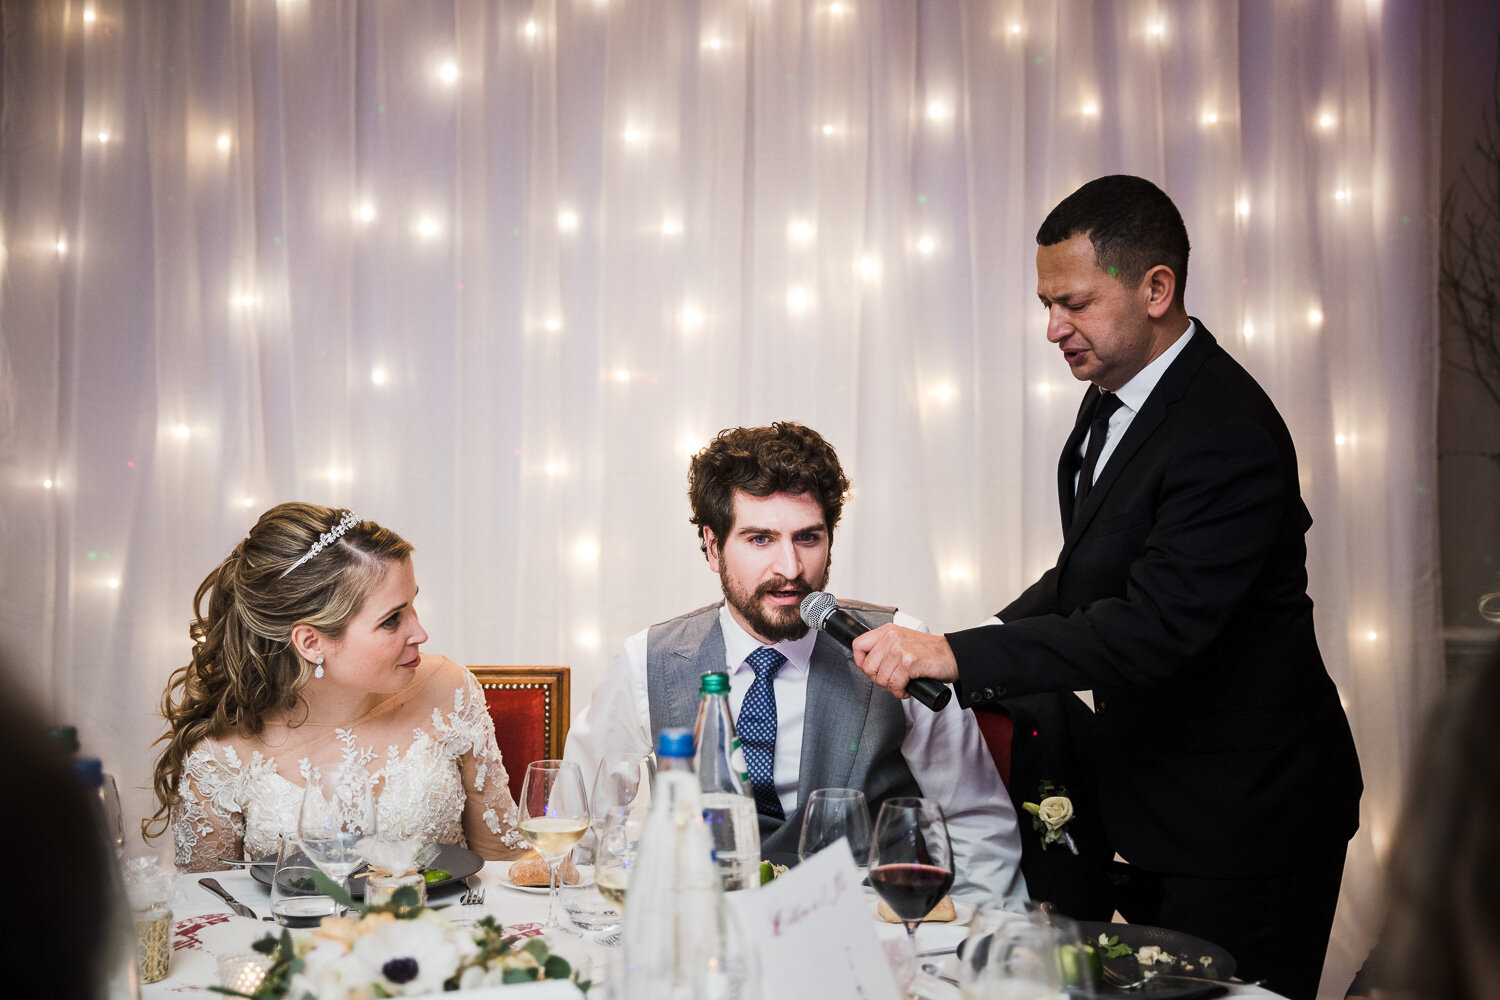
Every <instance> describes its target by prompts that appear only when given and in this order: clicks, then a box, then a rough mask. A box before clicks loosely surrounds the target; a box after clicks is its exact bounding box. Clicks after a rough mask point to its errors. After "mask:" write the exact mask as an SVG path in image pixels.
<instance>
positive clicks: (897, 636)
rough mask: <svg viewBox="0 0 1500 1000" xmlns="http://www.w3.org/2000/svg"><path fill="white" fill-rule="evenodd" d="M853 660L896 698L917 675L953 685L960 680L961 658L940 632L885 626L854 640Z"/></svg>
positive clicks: (871, 678) (901, 696)
mask: <svg viewBox="0 0 1500 1000" xmlns="http://www.w3.org/2000/svg"><path fill="white" fill-rule="evenodd" d="M854 663H855V665H856V666H858V667H859V669H861V670H863V671H864V672H865V674H866V675H867V676H868V677H869V678H870V680H872V681H874V682H875V683H876V684H879V685H880V686H881V687H883V688H885V689H886V690H887V691H889V692H890V693H891V694H893V695H895V696H896V697H897V698H905V697H906V685H908V684H910V683H911V681H912V680H913V679H914V678H917V677H931V678H932V679H933V680H937V681H942V682H943V683H945V684H952V683H953V682H954V681H956V680H958V661H957V660H955V659H954V658H953V649H952V648H951V647H950V646H949V645H948V640H947V639H945V638H943V637H942V636H941V635H932V634H931V633H928V632H918V631H916V630H915V629H909V628H902V627H901V626H900V625H882V626H880V627H879V628H877V629H871V630H870V631H869V632H866V633H865V634H864V635H862V636H860V637H858V638H857V639H855V640H854Z"/></svg>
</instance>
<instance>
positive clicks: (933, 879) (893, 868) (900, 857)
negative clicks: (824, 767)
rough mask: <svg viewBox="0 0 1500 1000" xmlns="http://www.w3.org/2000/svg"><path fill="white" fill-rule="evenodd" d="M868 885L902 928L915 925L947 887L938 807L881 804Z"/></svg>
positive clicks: (912, 931) (911, 932) (912, 936)
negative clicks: (872, 887)
mask: <svg viewBox="0 0 1500 1000" xmlns="http://www.w3.org/2000/svg"><path fill="white" fill-rule="evenodd" d="M870 885H872V886H874V887H875V891H876V892H877V893H879V894H880V898H881V899H883V900H885V904H886V905H887V906H889V907H890V908H891V910H892V911H893V912H894V913H895V914H896V916H897V917H898V918H899V919H900V920H901V923H902V924H903V925H904V926H905V927H906V939H907V941H908V942H909V943H910V945H911V948H912V951H913V952H914V953H915V951H916V948H917V925H918V924H920V923H921V922H922V918H923V917H925V916H926V915H927V914H928V912H930V911H931V910H932V908H933V907H934V906H936V905H937V904H938V902H939V901H940V900H941V899H942V898H943V897H944V896H945V895H947V893H948V890H949V889H951V888H952V887H953V845H952V844H951V842H950V841H949V840H948V823H947V821H946V820H945V819H944V818H943V808H942V806H940V805H938V804H937V803H936V802H934V801H932V800H931V799H918V798H895V799H886V800H885V801H884V802H882V803H881V805H880V813H879V814H878V815H877V816H876V817H875V832H874V835H873V836H872V838H871V842H870Z"/></svg>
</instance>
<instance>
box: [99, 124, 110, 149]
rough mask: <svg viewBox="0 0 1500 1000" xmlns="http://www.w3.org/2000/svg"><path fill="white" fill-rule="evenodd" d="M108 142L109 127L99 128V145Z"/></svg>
mask: <svg viewBox="0 0 1500 1000" xmlns="http://www.w3.org/2000/svg"><path fill="white" fill-rule="evenodd" d="M108 142H109V129H107V128H102V129H100V130H99V145H101V146H103V145H105V144H107V143H108Z"/></svg>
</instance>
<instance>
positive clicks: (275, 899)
mask: <svg viewBox="0 0 1500 1000" xmlns="http://www.w3.org/2000/svg"><path fill="white" fill-rule="evenodd" d="M313 865H314V862H313V860H312V859H311V858H309V857H308V856H307V853H306V852H305V851H303V850H301V849H300V848H298V846H297V845H296V843H295V842H294V841H293V839H292V838H291V837H278V838H277V844H276V867H275V868H274V869H273V870H272V872H271V916H273V917H275V918H276V922H277V923H279V924H281V925H282V926H283V927H316V926H318V924H319V922H320V921H322V919H323V918H324V917H331V916H333V915H334V914H335V913H336V912H337V910H338V907H337V906H335V905H334V902H333V899H332V898H331V897H329V896H325V895H323V894H322V893H321V892H319V891H318V887H317V886H316V885H314V884H313V880H312V873H313Z"/></svg>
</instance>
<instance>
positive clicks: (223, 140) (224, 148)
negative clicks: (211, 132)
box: [218, 132, 234, 153]
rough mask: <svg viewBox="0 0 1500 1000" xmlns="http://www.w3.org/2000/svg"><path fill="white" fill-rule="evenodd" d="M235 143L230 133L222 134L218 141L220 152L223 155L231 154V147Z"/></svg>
mask: <svg viewBox="0 0 1500 1000" xmlns="http://www.w3.org/2000/svg"><path fill="white" fill-rule="evenodd" d="M233 141H234V140H233V139H231V138H230V136H229V133H228V132H220V133H219V139H218V145H219V152H221V153H227V152H229V147H230V145H231V144H232V143H233Z"/></svg>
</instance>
